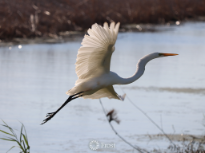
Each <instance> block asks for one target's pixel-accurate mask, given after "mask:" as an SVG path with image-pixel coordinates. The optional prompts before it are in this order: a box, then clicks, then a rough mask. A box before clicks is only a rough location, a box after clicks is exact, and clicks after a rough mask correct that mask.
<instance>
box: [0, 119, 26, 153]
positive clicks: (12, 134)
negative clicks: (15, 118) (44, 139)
mask: <svg viewBox="0 0 205 153" xmlns="http://www.w3.org/2000/svg"><path fill="white" fill-rule="evenodd" d="M3 122H4V121H3ZM2 126H4V127H6V128H7V129H8V130H9V131H10V132H6V131H3V130H0V132H2V133H4V134H6V135H7V136H8V137H6V138H0V139H2V140H5V141H13V142H16V143H17V144H18V146H17V147H19V148H20V149H21V152H20V153H30V146H29V144H28V137H27V134H26V128H25V126H24V125H23V123H21V132H20V136H19V139H18V137H17V135H16V133H15V131H14V129H12V128H11V127H10V126H9V125H8V124H6V122H4V125H2ZM14 147H16V146H12V147H11V148H10V149H9V150H8V151H7V152H9V151H10V150H11V149H13V148H14Z"/></svg>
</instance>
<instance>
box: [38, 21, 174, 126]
mask: <svg viewBox="0 0 205 153" xmlns="http://www.w3.org/2000/svg"><path fill="white" fill-rule="evenodd" d="M119 26H120V23H117V24H116V25H115V23H114V22H112V23H111V24H110V27H108V24H107V23H104V26H103V27H102V26H100V25H98V24H94V25H92V28H91V29H88V34H89V35H85V36H84V38H83V41H82V46H81V47H80V48H79V50H78V55H77V60H76V69H75V70H76V73H77V76H78V80H77V81H76V82H75V86H74V87H73V88H72V89H70V90H68V91H67V92H66V94H67V95H69V98H68V99H67V100H66V101H65V103H64V104H63V105H62V106H61V107H60V108H59V109H58V110H57V111H55V112H52V113H48V114H47V116H46V117H47V118H46V119H45V120H43V123H42V124H44V123H46V122H47V121H49V120H50V119H51V118H52V117H54V116H55V115H56V113H58V112H59V111H60V110H61V109H62V108H63V107H64V106H65V105H66V104H67V103H68V102H70V101H71V100H74V99H76V98H79V97H83V98H84V99H87V98H90V99H99V98H103V97H107V98H110V99H111V98H113V99H118V100H123V99H124V97H123V96H120V95H118V94H117V93H116V92H115V90H114V88H113V85H115V84H121V85H122V84H130V83H132V82H134V81H136V80H137V79H139V78H140V77H141V76H142V75H143V73H144V71H145V65H146V64H147V63H148V62H149V61H150V60H152V59H155V58H158V57H166V56H174V55H178V54H172V53H151V54H149V55H146V56H144V57H142V58H141V59H140V60H139V62H138V63H137V70H136V72H135V73H134V75H133V76H131V77H129V78H122V77H120V76H119V75H117V74H116V73H114V72H112V71H110V60H111V56H112V53H113V52H114V50H115V42H116V39H117V35H118V30H119Z"/></svg>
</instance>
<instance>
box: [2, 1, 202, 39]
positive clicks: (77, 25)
mask: <svg viewBox="0 0 205 153" xmlns="http://www.w3.org/2000/svg"><path fill="white" fill-rule="evenodd" d="M200 16H205V0H197V1H193V0H126V1H124V0H112V1H110V0H103V1H100V0H44V1H42V0H26V1H25V0H0V39H1V40H11V39H13V38H34V37H52V38H55V37H58V36H59V35H63V34H64V33H62V32H65V31H84V30H86V29H87V28H89V27H90V26H91V25H92V24H93V23H95V22H97V23H100V24H102V23H103V22H105V21H107V22H110V21H116V22H121V25H123V24H131V23H156V24H157V23H160V24H163V23H167V22H170V21H177V20H185V19H189V18H197V17H200Z"/></svg>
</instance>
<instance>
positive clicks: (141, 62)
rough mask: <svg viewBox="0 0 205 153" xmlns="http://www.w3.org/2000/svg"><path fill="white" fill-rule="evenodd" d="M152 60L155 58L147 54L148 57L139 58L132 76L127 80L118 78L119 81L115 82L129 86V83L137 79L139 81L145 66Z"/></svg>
mask: <svg viewBox="0 0 205 153" xmlns="http://www.w3.org/2000/svg"><path fill="white" fill-rule="evenodd" d="M154 58H156V57H155V56H152V54H149V55H147V56H145V57H143V58H141V59H140V60H139V62H138V63H137V70H136V72H135V73H134V75H133V76H131V77H129V78H121V77H119V80H117V82H118V83H117V84H130V83H132V82H134V81H136V80H137V79H139V78H140V77H141V76H142V75H143V73H144V71H145V66H146V64H147V63H148V62H149V61H150V60H152V59H154Z"/></svg>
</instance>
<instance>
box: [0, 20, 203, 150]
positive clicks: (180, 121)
mask: <svg viewBox="0 0 205 153" xmlns="http://www.w3.org/2000/svg"><path fill="white" fill-rule="evenodd" d="M163 28H165V29H166V30H165V31H162V32H155V33H151V32H144V33H120V34H119V35H118V40H117V42H116V51H115V52H114V54H113V56H112V62H111V70H112V71H115V72H117V73H118V74H119V75H120V76H122V77H129V76H131V75H132V74H133V73H134V72H135V69H136V64H137V61H138V59H139V58H141V57H142V56H144V55H146V54H149V53H152V52H165V53H166V52H168V53H169V52H170V53H177V54H179V55H178V56H175V57H166V58H159V59H155V60H153V61H151V62H150V63H148V65H147V66H146V71H145V73H144V75H143V77H142V78H140V79H139V80H138V81H136V82H134V83H132V84H130V85H126V86H115V90H116V92H118V94H123V91H124V92H126V94H127V95H128V97H129V98H130V99H131V100H132V101H133V102H134V103H135V104H136V105H137V106H138V107H140V108H141V109H142V110H143V111H145V112H146V113H147V114H148V115H149V116H150V117H151V118H152V119H153V120H154V121H155V122H156V123H157V124H158V125H159V126H160V127H161V128H163V130H164V131H165V132H166V133H168V134H193V135H203V134H204V133H205V127H204V126H203V123H204V122H203V121H204V117H203V115H204V114H205V60H204V59H205V23H204V22H198V23H185V24H183V25H180V26H173V27H169V28H167V27H159V29H163ZM81 39H82V38H80V39H79V41H73V42H67V43H62V44H32V45H22V48H21V49H19V48H18V46H12V49H9V48H8V47H0V104H1V106H0V118H1V119H3V120H4V121H6V122H7V123H8V124H9V125H10V126H11V127H14V128H15V129H20V123H19V121H21V122H22V123H24V125H25V126H26V129H27V133H28V136H29V142H30V146H31V152H39V153H44V152H45V153H47V152H49V153H56V152H62V153H67V152H91V150H90V149H89V147H88V144H89V142H90V141H91V140H93V139H95V140H98V141H100V142H102V143H114V144H115V149H111V150H106V149H103V148H101V149H100V150H99V152H101V151H102V152H133V149H132V148H130V147H129V146H128V145H127V144H125V143H124V142H122V141H121V140H120V139H119V138H118V137H117V136H116V135H115V134H114V133H113V132H112V130H111V128H110V127H109V125H108V123H107V122H106V119H105V116H104V114H103V112H102V108H101V106H100V104H99V101H98V100H89V99H88V100H84V99H76V100H75V101H72V103H69V104H68V105H67V106H66V107H65V108H64V109H63V110H61V111H60V113H59V114H57V115H56V116H55V117H54V118H53V119H52V120H51V121H49V122H48V123H46V124H45V125H40V123H41V122H42V120H43V119H44V118H45V115H46V113H48V112H52V111H55V110H56V109H57V108H58V107H59V106H60V105H61V104H62V103H63V102H64V101H65V100H66V98H67V95H66V94H65V92H66V91H67V90H68V89H70V88H72V87H73V86H74V83H75V80H76V79H77V76H76V74H75V60H76V55H77V50H78V48H79V47H80V43H81ZM102 101H103V104H104V106H105V108H106V110H107V111H109V110H111V109H112V108H115V109H116V110H117V112H118V117H119V119H120V120H121V123H120V124H119V125H118V124H116V123H113V125H114V127H115V128H116V130H117V131H118V132H119V133H120V134H121V135H122V136H123V137H124V138H125V139H127V140H128V141H130V142H131V143H132V144H135V145H138V146H140V147H142V148H147V149H149V150H153V149H154V148H158V147H159V148H161V149H163V148H164V149H165V148H167V147H168V144H169V142H168V141H167V140H166V139H165V140H163V142H158V141H154V140H153V141H152V140H151V141H150V140H146V139H143V140H141V139H140V138H139V136H142V135H146V134H150V135H152V134H159V133H161V132H160V131H159V130H158V129H157V128H156V127H155V126H154V125H153V124H152V123H151V122H150V121H149V120H148V119H147V118H146V117H145V116H144V115H143V114H142V113H141V112H139V111H138V110H137V109H136V108H134V107H133V106H132V104H131V103H130V102H129V101H128V100H127V99H125V101H124V102H121V101H118V100H108V99H107V98H103V99H102ZM1 129H2V128H1ZM17 133H18V132H17ZM0 137H3V135H2V134H0ZM13 145H14V144H12V142H4V141H1V142H0V150H1V152H6V151H7V150H8V149H9V148H10V147H11V146H13ZM157 146H158V147H157ZM11 152H18V149H16V150H15V149H14V150H13V151H11Z"/></svg>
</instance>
